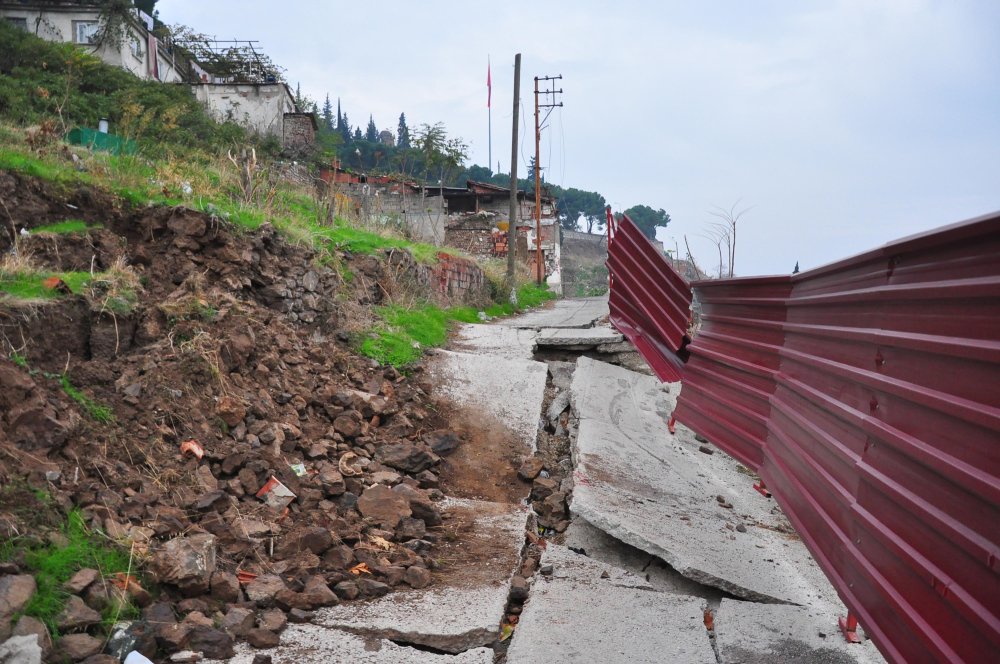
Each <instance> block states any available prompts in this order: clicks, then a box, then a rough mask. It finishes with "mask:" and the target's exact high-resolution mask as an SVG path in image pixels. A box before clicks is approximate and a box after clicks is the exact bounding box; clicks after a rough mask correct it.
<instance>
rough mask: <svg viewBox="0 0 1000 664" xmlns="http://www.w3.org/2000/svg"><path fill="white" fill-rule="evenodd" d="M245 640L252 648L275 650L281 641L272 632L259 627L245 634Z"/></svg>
mask: <svg viewBox="0 0 1000 664" xmlns="http://www.w3.org/2000/svg"><path fill="white" fill-rule="evenodd" d="M246 638H247V643H249V644H250V645H252V646H253V647H254V648H277V647H278V643H279V642H280V640H281V639H279V638H278V635H277V634H275V633H274V632H272V631H270V630H266V629H260V628H259V627H258V628H255V629H252V630H250V631H249V632H247V637H246Z"/></svg>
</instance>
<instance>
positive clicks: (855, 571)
mask: <svg viewBox="0 0 1000 664" xmlns="http://www.w3.org/2000/svg"><path fill="white" fill-rule="evenodd" d="M630 230H631V229H630V228H627V227H626V224H625V223H624V222H621V223H619V226H618V228H617V231H618V233H617V237H616V242H615V245H612V246H611V247H610V249H609V260H608V264H609V267H612V268H613V269H612V273H613V275H614V281H613V287H612V291H611V297H610V300H611V301H612V302H614V303H615V305H614V306H613V308H612V312H613V313H614V314H617V316H618V318H619V320H621V321H623V324H624V325H625V326H628V325H631V326H632V332H633V333H634V334H635V335H636V336H640V337H641V336H642V335H645V334H647V330H648V329H652V330H653V331H654V332H655V334H656V335H658V336H656V337H655V339H656V340H655V342H651V343H647V344H645V345H642V344H640V343H637V344H636V345H637V347H638V348H639V350H640V351H641V352H642V353H643V355H644V357H646V359H647V361H649V362H650V363H651V364H653V365H654V366H655V365H656V364H657V363H658V364H660V365H662V364H664V363H668V364H669V363H671V362H672V361H673V360H672V359H671V358H676V355H674V352H675V351H676V350H677V348H675V347H672V343H671V342H672V341H673V340H674V339H676V328H677V325H678V322H679V321H681V320H683V318H682V317H681V316H680V315H679V313H678V308H679V307H677V306H674V302H673V300H671V299H670V298H671V296H670V295H668V293H669V291H668V290H667V285H666V278H665V277H664V276H662V275H660V276H658V277H657V276H653V275H651V274H650V272H649V270H650V268H649V267H648V263H647V262H643V263H641V265H642V267H639V257H642V258H646V254H645V252H642V251H641V249H639V248H638V247H636V246H633V245H634V244H635V241H634V240H632V241H626V240H622V242H621V243H620V244H619V243H618V242H617V241H618V240H619V239H621V238H626V237H630V233H629V231H630ZM629 259H631V260H632V263H631V264H626V262H627V261H628V260H629ZM656 279H662V280H663V281H664V283H661V284H660V285H659V288H658V289H657V288H654V287H653V286H651V285H650V283H649V282H650V280H656ZM694 288H695V291H696V294H697V296H698V298H699V300H700V301H701V303H702V308H703V314H702V328H701V330H700V331H699V333H698V335H697V336H696V337H695V339H694V340H693V341H692V342H691V343H690V345H688V346H687V348H686V350H687V351H689V352H690V359H689V361H688V363H687V364H686V365H685V366H684V376H683V377H684V387H683V390H682V392H681V395H680V398H679V400H678V407H677V410H676V411H675V416H676V417H677V419H678V420H679V421H680V422H683V423H684V424H686V425H687V426H689V427H690V428H692V429H694V430H695V431H697V432H698V433H700V434H702V435H704V436H705V437H707V438H709V439H710V440H711V441H712V442H713V443H715V444H716V445H718V446H719V447H720V448H722V449H723V450H725V451H727V452H729V453H730V454H732V455H733V456H734V457H736V458H737V459H739V460H740V461H741V462H742V463H744V464H746V465H747V466H748V467H750V468H752V469H754V470H756V471H757V472H758V474H759V475H760V477H761V480H762V485H764V486H766V488H767V489H768V490H770V491H771V492H772V493H773V495H774V497H775V499H776V500H777V501H778V503H779V504H780V505H781V507H782V508H783V509H784V511H785V513H786V514H787V515H788V517H789V519H790V520H791V522H792V523H793V524H794V526H795V527H796V529H797V531H798V532H799V533H800V534H801V536H802V538H803V541H804V542H805V543H806V545H807V546H808V547H809V549H810V551H811V552H812V554H813V556H814V557H815V558H816V560H817V562H818V563H819V565H820V566H821V567H822V568H823V570H824V572H826V574H827V576H828V577H829V578H830V580H831V582H832V583H833V585H834V587H835V588H836V589H837V591H838V593H839V595H840V597H841V599H842V600H843V601H844V603H845V604H846V605H847V607H848V609H849V610H850V612H851V614H852V615H854V616H856V617H857V618H858V619H859V620H860V621H861V623H862V624H863V625H864V626H865V630H866V632H867V634H868V635H869V636H870V637H871V638H872V639H873V640H874V641H875V643H876V644H877V645H878V646H879V648H880V650H881V651H882V653H883V655H885V657H886V658H887V659H889V660H890V661H892V662H915V661H947V662H954V661H965V662H978V661H986V660H987V659H990V658H991V657H993V656H995V653H996V652H1000V574H998V572H1000V565H998V560H1000V526H998V525H997V524H1000V388H998V387H997V384H998V377H1000V214H996V215H991V216H986V217H981V218H979V219H974V220H972V221H969V222H965V223H961V224H956V225H954V226H949V227H946V228H943V229H939V230H937V231H932V232H928V233H923V234H920V235H916V236H913V237H909V238H905V239H903V240H900V241H898V242H894V243H891V244H888V245H886V246H884V247H881V248H879V249H876V250H874V251H870V252H867V253H865V254H861V255H859V256H855V257H853V258H849V259H845V260H843V261H839V262H837V263H834V264H831V265H828V266H825V267H822V268H818V269H816V270H811V271H809V272H804V273H802V274H799V275H795V276H793V277H785V276H781V277H763V278H751V279H726V280H718V281H702V282H696V283H695V284H694ZM677 301H678V302H683V300H682V299H681V298H677ZM664 303H670V306H665V304H664ZM650 312H652V313H650ZM661 318H670V319H671V320H672V324H667V323H666V322H663V321H661ZM612 320H613V321H616V319H615V317H614V316H613V318H612ZM617 325H619V322H617V321H616V326H617ZM619 329H622V327H619ZM622 331H623V332H624V331H625V330H624V329H623V330H622ZM629 338H630V339H632V335H629ZM657 374H658V375H660V371H657ZM677 374H678V375H679V374H680V372H679V371H678V372H677ZM661 378H663V375H661Z"/></svg>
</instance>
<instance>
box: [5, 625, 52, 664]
mask: <svg viewBox="0 0 1000 664" xmlns="http://www.w3.org/2000/svg"><path fill="white" fill-rule="evenodd" d="M13 636H34V637H35V638H36V639H37V643H38V647H39V648H41V650H42V657H46V656H48V654H49V652H50V651H51V650H52V636H51V635H50V634H49V629H48V627H46V626H45V623H43V622H42V621H41V620H39V619H38V618H34V617H32V616H21V617H20V618H18V619H17V624H16V625H14V631H13ZM3 661H4V659H3V658H2V657H0V662H3Z"/></svg>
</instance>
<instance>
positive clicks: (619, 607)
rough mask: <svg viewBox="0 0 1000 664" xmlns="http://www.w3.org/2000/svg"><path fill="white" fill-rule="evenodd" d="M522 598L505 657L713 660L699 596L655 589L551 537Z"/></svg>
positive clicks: (512, 662) (513, 660) (527, 661)
mask: <svg viewBox="0 0 1000 664" xmlns="http://www.w3.org/2000/svg"><path fill="white" fill-rule="evenodd" d="M541 562H542V565H546V564H551V565H552V566H553V573H552V575H551V576H542V575H536V576H535V580H534V584H533V586H532V588H531V594H530V596H529V597H528V601H527V602H526V603H525V605H524V611H523V612H522V613H521V617H520V620H519V622H518V625H517V629H516V630H515V632H514V636H513V641H512V642H511V646H510V649H509V650H508V651H507V663H508V664H534V663H535V662H630V663H632V664H641V663H646V662H648V663H651V664H652V663H654V662H656V663H659V662H676V663H679V664H684V663H689V662H690V663H697V664H711V663H714V662H715V654H714V652H713V651H712V646H711V643H710V641H709V639H708V633H707V631H706V630H705V625H704V605H705V603H704V601H703V600H700V599H697V598H693V597H682V596H679V595H672V594H668V593H661V592H657V591H656V590H654V589H653V588H652V587H651V586H650V585H649V584H647V583H646V582H645V581H644V580H643V579H642V578H641V577H638V576H636V575H634V574H631V573H629V572H626V571H624V570H620V569H617V568H615V567H613V566H611V565H605V564H603V563H599V562H597V561H594V560H591V559H590V558H588V557H586V556H582V555H578V554H575V553H573V552H572V551H570V550H569V549H566V548H564V547H561V546H557V545H554V544H549V546H548V548H547V549H546V551H545V552H544V553H543V554H542V561H541Z"/></svg>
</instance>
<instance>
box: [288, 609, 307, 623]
mask: <svg viewBox="0 0 1000 664" xmlns="http://www.w3.org/2000/svg"><path fill="white" fill-rule="evenodd" d="M312 619H313V612H312V611H306V610H305V609H291V610H290V611H289V612H288V620H289V621H290V622H293V623H307V622H309V621H310V620H312Z"/></svg>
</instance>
